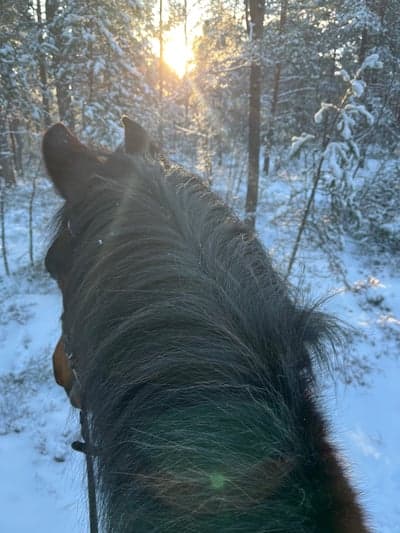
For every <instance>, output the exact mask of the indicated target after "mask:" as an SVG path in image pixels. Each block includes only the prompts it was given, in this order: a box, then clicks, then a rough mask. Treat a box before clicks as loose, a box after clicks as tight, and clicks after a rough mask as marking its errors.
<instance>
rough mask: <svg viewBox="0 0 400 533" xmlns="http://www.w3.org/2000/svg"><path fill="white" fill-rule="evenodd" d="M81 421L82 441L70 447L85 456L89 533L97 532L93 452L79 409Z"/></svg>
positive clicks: (86, 421)
mask: <svg viewBox="0 0 400 533" xmlns="http://www.w3.org/2000/svg"><path fill="white" fill-rule="evenodd" d="M79 419H80V423H81V433H82V438H83V441H84V442H79V441H75V442H73V443H72V445H71V446H72V449H73V450H75V451H77V452H82V453H84V454H85V456H86V472H87V480H88V497H89V524H90V533H98V531H99V526H98V518H97V503H96V485H95V482H94V467H93V453H92V448H91V446H90V435H89V424H88V420H87V415H86V412H85V411H83V410H81V411H80V413H79Z"/></svg>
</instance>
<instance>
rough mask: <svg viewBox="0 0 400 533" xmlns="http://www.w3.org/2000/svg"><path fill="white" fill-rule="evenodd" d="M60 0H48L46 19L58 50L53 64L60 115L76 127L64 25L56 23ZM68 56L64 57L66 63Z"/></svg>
mask: <svg viewBox="0 0 400 533" xmlns="http://www.w3.org/2000/svg"><path fill="white" fill-rule="evenodd" d="M58 4H59V0H46V21H47V29H48V31H49V33H51V35H52V36H53V39H54V44H55V45H56V48H57V51H56V52H54V54H53V65H54V75H55V85H56V98H57V107H58V116H59V118H60V120H61V121H62V122H64V123H65V124H67V126H69V127H70V128H71V129H74V126H75V118H74V113H73V108H72V97H71V88H70V82H71V80H70V79H69V76H68V69H66V68H65V64H63V56H62V50H63V46H64V39H63V36H62V30H63V27H60V26H59V25H57V23H56V15H57V9H58ZM65 60H66V58H64V63H65Z"/></svg>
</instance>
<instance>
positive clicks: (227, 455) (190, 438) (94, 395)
mask: <svg viewBox="0 0 400 533" xmlns="http://www.w3.org/2000/svg"><path fill="white" fill-rule="evenodd" d="M124 126H125V130H126V140H125V152H126V153H122V152H121V151H119V152H118V153H114V154H112V153H105V152H98V151H95V150H90V149H89V148H87V147H86V146H84V145H83V144H81V143H80V142H79V141H78V140H77V139H76V138H75V137H74V136H73V135H72V134H71V133H70V132H69V131H68V130H66V128H64V127H63V126H62V125H61V124H58V125H55V126H53V127H52V128H50V129H49V130H48V132H47V133H46V135H45V137H44V140H43V151H44V158H45V162H46V165H47V168H48V171H49V174H50V177H51V179H52V180H53V183H54V185H55V186H56V188H57V190H58V191H59V193H60V194H61V195H62V196H63V198H64V200H65V205H64V207H63V209H62V210H61V212H60V214H59V217H58V231H57V234H56V236H55V239H54V241H53V243H52V245H51V247H50V249H49V252H48V254H47V257H46V267H47V269H48V270H49V272H50V273H51V274H52V276H53V277H54V278H55V279H57V280H58V282H59V285H60V288H61V291H62V294H63V303H64V313H63V335H64V338H65V339H67V340H68V350H69V351H71V352H72V353H73V356H74V360H75V361H76V370H77V372H78V374H79V379H80V381H81V385H82V394H83V401H84V404H85V406H86V408H87V410H88V412H89V419H90V427H91V434H92V439H93V445H94V446H95V447H96V450H98V451H99V453H98V455H97V456H96V465H97V480H98V486H99V489H100V492H99V504H100V510H101V518H102V526H103V528H104V530H106V531H109V532H113V533H133V532H135V533H150V532H161V533H167V532H174V531H178V530H181V531H183V532H188V533H189V532H193V533H195V532H196V533H197V532H198V533H213V532H217V531H221V532H235V533H238V532H248V533H255V532H260V533H261V532H263V533H272V532H274V533H367V532H368V528H367V526H366V522H365V518H364V515H363V512H362V510H361V508H360V506H359V504H358V503H357V498H356V495H355V492H354V490H353V489H352V488H351V486H350V484H349V482H348V480H347V478H346V475H345V472H344V469H343V467H342V465H341V464H340V462H339V459H338V457H337V453H336V451H335V449H334V447H333V446H332V444H330V442H329V439H328V436H327V424H326V422H325V420H324V418H323V415H322V411H321V408H320V407H319V390H318V384H317V381H316V380H315V378H314V370H313V368H314V367H315V366H316V365H317V366H319V367H321V365H323V364H325V363H326V364H328V360H327V356H326V352H325V346H326V342H327V341H328V343H329V342H330V343H333V344H335V343H336V342H337V329H336V328H335V326H334V324H333V321H332V320H331V319H329V318H327V317H326V316H324V315H322V314H321V313H319V312H317V311H316V310H315V309H314V308H309V307H307V306H302V305H300V304H299V303H298V302H299V298H298V297H297V298H296V299H293V297H290V294H289V292H290V291H289V288H288V287H287V286H286V284H285V283H284V281H283V280H282V279H281V278H280V277H279V275H278V274H277V273H276V271H275V270H274V269H273V268H272V265H271V262H270V259H269V257H268V255H267V254H266V252H265V251H264V249H263V248H262V246H261V244H260V242H259V241H258V240H257V239H256V238H255V236H254V235H253V234H252V233H251V231H249V230H248V229H247V228H246V227H245V226H244V225H243V224H242V223H241V222H240V221H238V220H237V219H236V218H235V216H234V215H233V214H232V212H231V211H230V210H229V209H228V208H227V207H226V206H225V205H224V204H223V203H222V202H221V201H220V200H219V199H218V198H217V197H216V196H215V195H214V194H213V193H211V192H210V191H209V190H208V189H207V187H206V186H205V185H204V184H203V183H201V181H200V180H199V179H198V178H196V177H194V176H193V175H190V174H188V173H187V172H185V171H184V170H182V169H180V168H177V167H174V166H172V165H168V166H165V165H164V164H162V163H158V162H157V161H151V160H150V159H149V156H151V155H153V156H154V153H153V154H152V153H151V152H152V151H153V150H152V149H150V147H151V146H152V145H151V142H150V141H149V137H148V135H147V134H146V132H145V131H144V130H143V128H141V127H140V126H139V125H137V124H135V123H134V122H133V121H130V120H129V119H124ZM143 151H145V152H146V156H143V155H142V153H143ZM55 363H56V368H57V380H58V381H60V382H61V383H62V384H63V385H64V386H65V384H67V387H68V386H70V378H71V376H70V375H69V374H68V371H70V369H69V368H68V367H67V366H65V365H66V363H67V361H66V356H65V353H63V346H62V344H61V343H59V344H58V346H57V348H56V350H55ZM58 365H60V367H59V366H58ZM59 368H60V370H59ZM59 372H60V373H59ZM60 376H61V377H60ZM64 376H66V377H64ZM67 387H66V388H67Z"/></svg>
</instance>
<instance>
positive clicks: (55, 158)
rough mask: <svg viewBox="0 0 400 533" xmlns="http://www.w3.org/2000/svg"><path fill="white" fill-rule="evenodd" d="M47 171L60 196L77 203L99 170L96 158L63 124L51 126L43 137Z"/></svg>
mask: <svg viewBox="0 0 400 533" xmlns="http://www.w3.org/2000/svg"><path fill="white" fill-rule="evenodd" d="M43 156H44V162H45V164H46V168H47V171H48V173H49V176H50V178H51V180H52V181H53V183H54V185H55V187H56V189H57V190H58V192H59V193H60V194H61V196H63V198H65V199H66V200H68V201H71V202H76V201H78V200H79V199H80V198H81V196H82V194H83V191H84V190H85V188H86V183H87V181H88V179H89V178H90V177H91V176H92V175H93V173H94V172H95V170H96V168H97V166H98V160H97V157H96V156H95V155H94V154H93V153H92V152H91V151H90V150H89V149H88V148H87V147H86V146H85V145H84V144H82V143H81V142H80V141H79V140H78V139H77V138H76V137H75V136H74V135H73V134H72V133H71V132H70V131H69V130H68V129H67V128H66V127H65V126H64V125H63V124H61V123H58V124H55V125H54V126H51V128H49V129H48V130H47V131H46V133H45V134H44V137H43Z"/></svg>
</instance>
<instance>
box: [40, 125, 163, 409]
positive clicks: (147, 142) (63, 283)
mask: <svg viewBox="0 0 400 533" xmlns="http://www.w3.org/2000/svg"><path fill="white" fill-rule="evenodd" d="M122 123H123V125H124V130H125V136H124V143H123V145H122V146H121V147H120V148H119V149H118V151H119V152H124V153H125V154H128V155H130V156H132V157H135V156H140V157H142V156H144V155H146V154H147V155H150V156H151V157H154V156H155V155H156V154H157V152H158V150H157V147H156V145H155V144H154V143H153V142H152V141H151V139H150V136H149V135H148V134H147V132H146V131H145V130H144V129H143V128H142V127H141V126H140V125H139V124H137V123H136V122H134V121H132V120H130V119H129V118H128V117H123V118H122ZM43 155H44V161H45V164H46V167H47V171H48V174H49V176H50V178H51V180H52V182H53V184H54V186H55V188H56V190H57V192H58V193H59V194H60V195H61V197H62V198H63V199H64V201H65V203H64V206H63V209H62V211H61V216H60V220H59V228H58V231H57V234H56V236H55V238H54V240H53V242H52V244H51V246H50V248H49V250H48V252H47V255H46V259H45V266H46V269H47V271H48V272H49V274H50V275H51V276H52V277H53V278H54V279H55V280H56V281H57V283H58V286H59V288H60V290H61V292H62V294H63V299H64V304H65V298H64V296H65V291H66V289H67V287H68V279H69V274H70V272H71V269H72V268H73V264H74V247H75V242H76V240H77V238H78V234H79V232H80V229H81V228H79V223H77V222H76V219H75V217H74V216H73V215H74V213H75V212H76V209H78V210H79V205H80V204H81V203H82V202H83V201H85V199H87V198H88V197H90V187H91V182H92V180H93V178H94V177H96V176H97V177H102V176H107V175H109V169H108V168H107V165H108V163H109V158H110V155H111V154H110V153H108V152H104V151H99V150H94V149H91V148H89V147H88V146H86V145H85V144H83V143H81V142H80V141H79V140H78V139H77V138H76V137H75V136H74V135H73V134H72V133H71V132H70V131H69V130H68V129H67V128H66V127H65V126H64V125H63V124H61V123H59V124H55V125H54V126H52V127H51V128H49V129H48V130H47V132H46V133H45V135H44V138H43ZM105 169H107V171H105ZM77 206H78V207H77ZM79 355H81V354H79ZM77 357H78V354H75V353H72V352H71V351H70V347H69V343H68V338H67V336H66V335H65V332H63V334H62V335H61V337H60V339H59V341H58V343H57V345H56V348H55V350H54V353H53V370H54V376H55V379H56V382H57V383H58V384H59V385H61V386H62V387H64V389H65V391H66V393H67V395H68V396H69V399H70V401H71V403H72V405H73V406H74V407H78V408H80V407H81V390H80V385H79V379H78V375H77V373H76V371H75V368H74V366H75V363H76V358H77Z"/></svg>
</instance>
